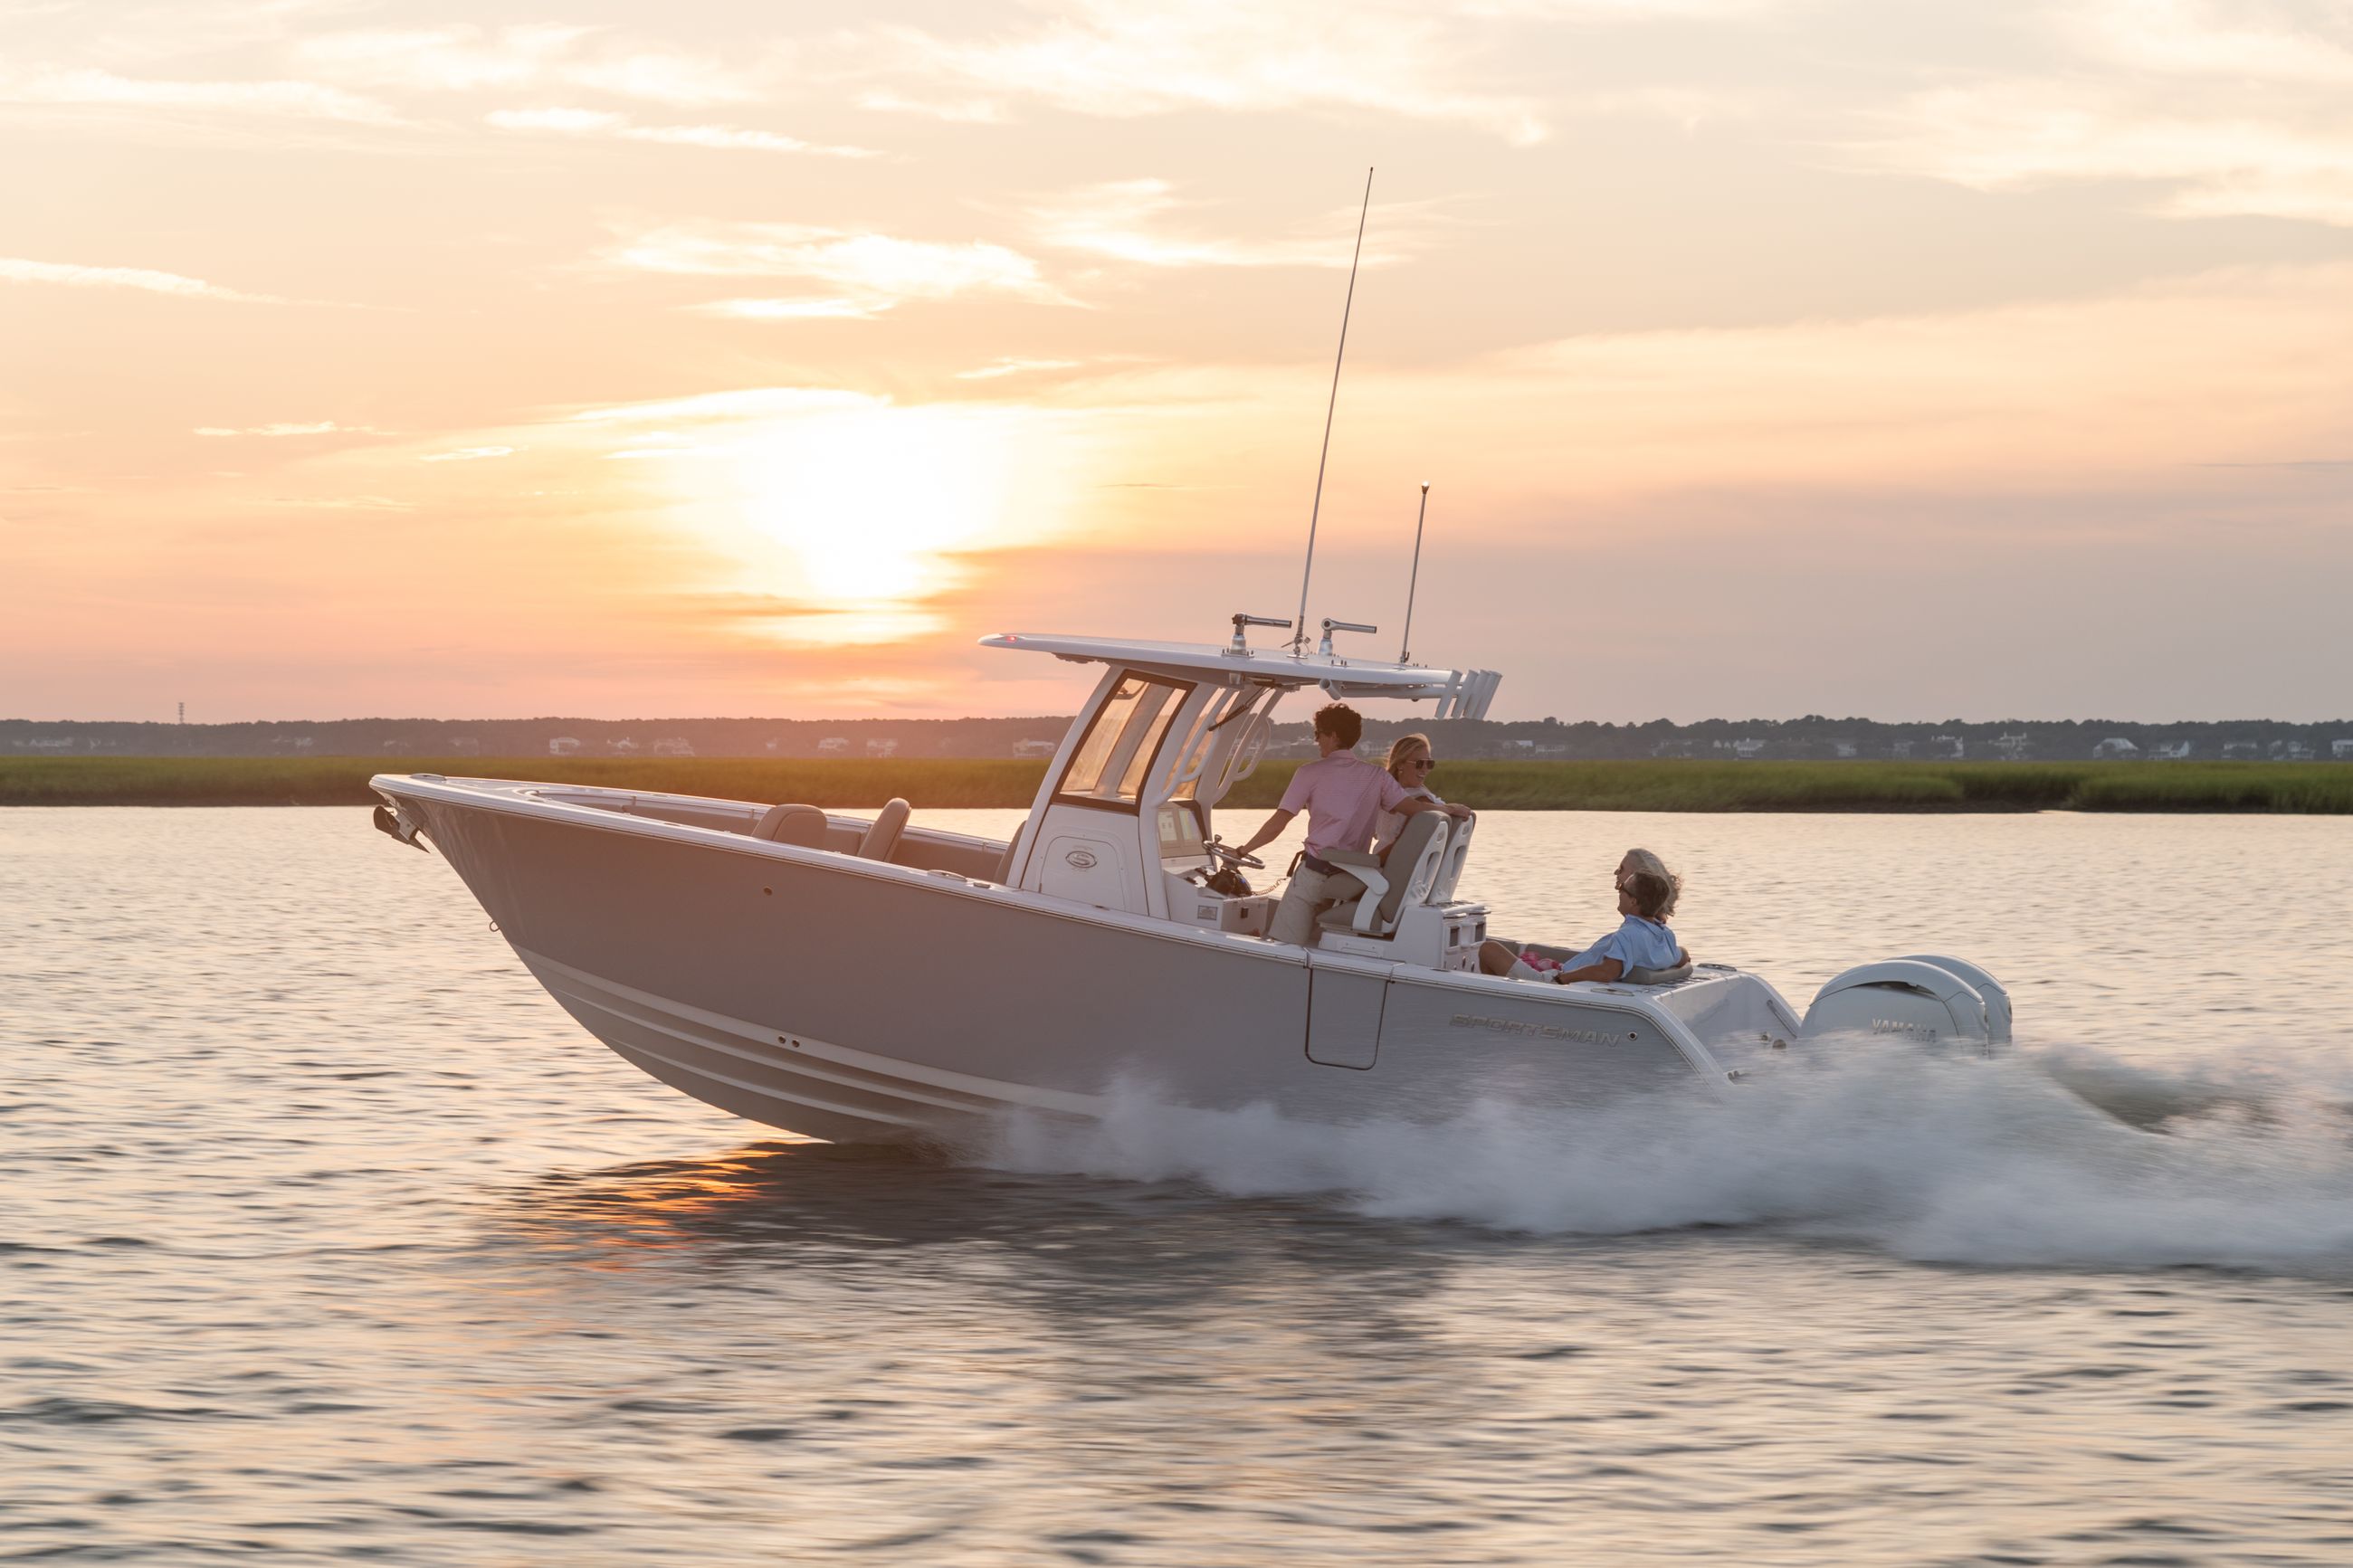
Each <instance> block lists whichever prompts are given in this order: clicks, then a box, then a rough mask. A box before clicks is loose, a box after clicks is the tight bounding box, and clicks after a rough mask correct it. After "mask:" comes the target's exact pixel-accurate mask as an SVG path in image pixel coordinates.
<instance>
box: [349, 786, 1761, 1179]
mask: <svg viewBox="0 0 2353 1568" xmlns="http://www.w3.org/2000/svg"><path fill="white" fill-rule="evenodd" d="M376 786H377V788H378V789H379V790H380V791H381V792H382V793H384V794H385V795H386V797H387V798H388V799H389V800H392V801H393V802H394V803H395V804H396V808H397V809H398V810H399V812H400V813H401V814H402V816H403V817H404V819H405V820H406V821H408V822H410V823H412V824H414V825H415V826H417V827H419V828H421V829H422V831H423V833H424V836H425V837H427V839H429V840H430V841H431V842H432V843H433V844H434V845H435V846H436V847H438V848H439V849H440V851H441V853H442V854H443V855H444V856H445V857H446V858H448V861H449V862H450V864H451V866H452V867H453V868H455V869H456V870H457V871H458V873H459V876H460V877H461V878H462V879H464V880H465V882H466V884H467V886H468V887H469V888H470V889H472V891H473V893H474V894H475V896H476V897H477V898H478V899H479V900H480V902H481V904H482V907H483V908H484V909H485V910H487V911H488V912H489V913H490V915H491V918H492V920H493V921H495V922H496V924H497V926H498V929H499V930H500V931H501V933H502V934H503V935H504V936H505V938H506V940H507V941H508V942H510V943H512V945H513V947H514V949H515V951H516V952H517V954H518V955H519V956H520V957H521V958H522V962H523V963H525V964H526V965H527V966H528V967H529V968H530V970H531V972H532V973H533V975H534V976H535V977H537V978H538V980H539V981H540V983H541V984H543V985H544V986H545V987H546V988H547V990H548V992H549V994H551V995H553V996H554V998H555V999H556V1000H557V1001H558V1002H559V1003H560V1004H562V1005H563V1006H564V1007H565V1010H566V1011H568V1012H569V1013H570V1014H571V1015H572V1016H573V1017H575V1019H577V1020H578V1021H579V1022H580V1024H581V1025H582V1026H583V1027H585V1028H586V1029H587V1030H588V1031H589V1032H590V1033H591V1034H593V1035H595V1036H596V1037H597V1038H599V1039H601V1040H603V1041H604V1042H605V1043H606V1044H607V1045H608V1046H609V1047H612V1048H613V1049H614V1050H615V1051H616V1052H617V1053H618V1054H620V1055H621V1056H622V1057H623V1058H626V1059H628V1060H629V1061H630V1062H632V1063H634V1064H635V1065H637V1066H638V1067H639V1068H642V1069H644V1070H645V1071H647V1072H649V1073H650V1074H651V1075H653V1076H654V1077H655V1078H657V1079H661V1080H662V1081H663V1082H665V1083H668V1084H670V1085H672V1086H673V1087H675V1088H677V1089H681V1090H682V1091H684V1092H685V1093H688V1094H690V1095H692V1096H693V1097H694V1098H696V1099H697V1100H702V1101H704V1102H706V1103H708V1104H711V1105H714V1106H717V1107H719V1108H721V1109H723V1110H729V1111H732V1112H733V1113H735V1114H737V1115H740V1116H744V1117H747V1118H749V1119H751V1120H754V1121H761V1122H765V1123H766V1124H768V1125H771V1126H775V1127H779V1128H784V1129H786V1130H789V1131H795V1132H800V1133H805V1134H808V1135H810V1136H815V1137H820V1138H827V1139H832V1140H837V1141H844V1142H907V1141H928V1140H936V1139H942V1138H950V1139H953V1138H955V1137H958V1136H961V1135H965V1134H967V1133H969V1132H970V1131H973V1130H974V1129H975V1128H976V1127H979V1126H982V1125H984V1124H986V1123H987V1121H989V1120H991V1119H993V1118H997V1117H1001V1116H1004V1115H1006V1114H1008V1113H1015V1112H1029V1113H1034V1114H1040V1115H1047V1116H1076V1117H1091V1116H1095V1115H1099V1114H1100V1113H1101V1112H1102V1111H1103V1109H1104V1106H1105V1102H1106V1099H1107V1097H1109V1096H1111V1095H1112V1094H1113V1093H1114V1092H1116V1091H1118V1090H1120V1089H1122V1087H1123V1086H1134V1088H1135V1089H1136V1090H1137V1091H1139V1092H1145V1093H1149V1094H1152V1095H1154V1096H1155V1097H1158V1098H1164V1099H1166V1100H1169V1101H1171V1102H1174V1103H1177V1104H1182V1105H1187V1106H1195V1107H1200V1108H1205V1109H1234V1108H1239V1107H1241V1106H1245V1105H1252V1104H1261V1103H1263V1104H1269V1105H1271V1106H1272V1107H1274V1108H1275V1109H1276V1110H1279V1111H1280V1112H1282V1114H1284V1115H1286V1116H1293V1117H1300V1118H1306V1119H1313V1120H1323V1121H1363V1120H1367V1119H1373V1118H1383V1117H1395V1118H1401V1119H1406V1120H1411V1121H1435V1120H1444V1119H1448V1118H1451V1117H1454V1116H1458V1115H1461V1114H1462V1113H1463V1112H1464V1111H1466V1110H1469V1109H1470V1108H1471V1107H1472V1106H1473V1105H1475V1104H1478V1103H1480V1102H1482V1101H1503V1102H1506V1103H1513V1104H1527V1103H1531V1102H1535V1103H1546V1104H1549V1103H1578V1102H1585V1101H1589V1100H1599V1099H1607V1098H1613V1097H1616V1096H1619V1095H1622V1094H1626V1093H1630V1092H1637V1091H1641V1090H1642V1089H1651V1088H1654V1087H1656V1086H1658V1085H1660V1084H1662V1083H1669V1082H1676V1081H1688V1080H1689V1079H1692V1078H1693V1077H1694V1074H1695V1073H1696V1074H1698V1075H1700V1076H1703V1077H1707V1078H1714V1079H1719V1080H1720V1079H1721V1078H1722V1077H1723V1076H1724V1074H1723V1069H1722V1068H1721V1066H1720V1064H1719V1063H1718V1062H1717V1061H1716V1059H1715V1057H1714V1056H1712V1055H1711V1054H1710V1052H1709V1050H1708V1049H1707V1047H1705V1046H1704V1045H1703V1044H1701V1043H1700V1042H1699V1041H1698V1040H1697V1039H1696V1037H1694V1035H1693V1034H1692V1032H1691V1031H1690V1030H1689V1029H1688V1028H1685V1027H1683V1026H1681V1025H1680V1024H1679V1022H1678V1019H1677V1017H1676V1016H1675V1015H1674V1014H1673V1013H1672V1011H1671V1010H1669V1009H1665V1008H1662V1006H1661V1005H1660V1004H1659V1002H1658V1001H1657V999H1656V998H1653V997H1646V996H1644V995H1643V994H1641V992H1640V991H1639V989H1630V990H1629V991H1628V992H1625V993H1618V994H1609V993H1592V992H1590V990H1589V988H1581V989H1580V991H1579V992H1576V993H1571V992H1565V991H1559V990H1556V989H1554V988H1549V987H1535V986H1530V985H1525V984H1520V983H1517V982H1513V981H1507V980H1499V979H1493V978H1490V977H1487V976H1483V975H1476V974H1462V973H1441V972H1438V971H1431V970H1426V969H1419V968H1414V967H1410V966H1401V965H1398V964H1393V963H1381V962H1378V961H1374V960H1368V959H1364V958H1359V957H1356V956H1353V955H1332V954H1325V953H1323V952H1311V951H1309V950H1305V949H1301V948H1297V947H1292V946H1288V945H1285V944H1280V943H1273V942H1264V941H1261V940H1259V939H1256V938H1251V937H1246V936H1236V935H1227V934H1222V933H1219V932H1215V931H1201V930H1196V929H1192V928H1188V927H1183V926H1178V925H1175V924H1172V923H1170V922H1166V921H1145V920H1143V919H1140V918H1139V917H1135V916H1131V915H1127V914H1124V913H1120V912H1117V911H1111V910H1098V909H1094V908H1092V907H1091V906H1086V905H1080V904H1074V903H1071V902H1068V901H1066V900H1056V899H1050V898H1046V897H1043V896H1041V895H1039V894H1036V893H1029V892H1023V891H1021V890H1019V889H1005V888H999V887H995V886H991V885H988V884H987V883H980V882H975V881H973V880H970V879H966V878H965V877H962V876H955V875H950V874H944V873H942V872H940V871H937V870H929V871H927V870H923V869H918V868H911V867H907V866H900V865H885V864H880V863H876V862H873V861H866V860H860V859H857V858H854V857H851V856H848V855H843V854H839V853H835V852H831V851H828V850H823V849H805V848H798V847H790V846H784V845H777V844H771V843H766V842H764V841H761V840H758V839H754V838H752V837H748V836H746V835H744V833H741V832H730V831H725V830H723V829H721V828H717V827H712V826H694V825H689V824H681V823H680V822H676V821H660V820H648V819H645V818H642V817H638V816H629V815H625V814H619V813H616V812H614V811H610V810H601V811H600V810H595V809H591V808H587V807H584V806H580V805H565V804H561V803H557V802H553V801H547V800H536V799H531V798H528V797H526V796H524V795H520V794H518V793H516V792H517V791H518V790H522V789H525V788H527V787H528V786H507V787H506V788H505V789H504V790H502V791H501V790H470V789H469V788H467V787H466V785H465V784H464V783H463V782H461V781H409V780H406V779H400V778H381V779H379V780H377V781H376ZM744 809H746V810H750V809H753V808H748V807H747V808H744ZM1739 978H1741V979H1744V980H1746V981H1747V984H1748V985H1749V986H1750V987H1753V988H1754V989H1756V990H1757V991H1762V992H1764V993H1765V994H1767V995H1768V996H1769V995H1770V992H1769V987H1764V986H1763V985H1762V984H1761V983H1760V982H1756V981H1754V980H1753V979H1748V977H1739ZM1697 996H1698V994H1697V993H1696V992H1695V993H1694V997H1695V998H1696V997H1697ZM1771 1004H1772V1006H1767V1005H1765V1004H1763V1003H1759V1002H1756V1001H1755V1000H1754V999H1753V998H1752V1000H1751V1002H1750V1003H1749V1004H1747V1005H1746V1006H1747V1012H1748V1013H1750V1014H1754V1015H1756V1016H1757V1017H1762V1018H1764V1019H1765V1021H1766V1024H1767V1031H1769V1030H1770V1029H1771V1028H1773V1027H1775V1026H1778V1025H1779V1024H1780V1022H1781V1020H1782V1019H1784V1018H1785V1017H1786V1013H1787V1009H1786V1007H1785V1006H1779V999H1778V997H1772V998H1771ZM1692 1005H1699V1004H1698V1002H1697V1001H1694V1003H1693V1004H1692ZM1714 1005H1715V1006H1717V1007H1718V1008H1719V1009H1720V1008H1721V1007H1722V1006H1723V1005H1724V1003H1723V1000H1722V998H1718V1000H1717V1002H1716V1003H1715V1004H1714ZM1775 1006H1778V1007H1779V1013H1778V1015H1777V1014H1775V1013H1773V1010H1772V1008H1773V1007H1775ZM1685 1010H1686V1011H1690V1010H1691V1009H1690V1007H1689V1006H1687V1007H1686V1009H1685ZM1746 1021H1750V1022H1753V1021H1754V1019H1748V1020H1746ZM1788 1023H1790V1024H1793V1023H1794V1020H1788Z"/></svg>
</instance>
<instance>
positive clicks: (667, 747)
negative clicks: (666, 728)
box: [654, 736, 694, 757]
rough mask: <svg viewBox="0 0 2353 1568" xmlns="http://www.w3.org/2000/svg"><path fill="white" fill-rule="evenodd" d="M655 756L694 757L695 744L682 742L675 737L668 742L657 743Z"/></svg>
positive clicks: (655, 743) (655, 744)
mask: <svg viewBox="0 0 2353 1568" xmlns="http://www.w3.org/2000/svg"><path fill="white" fill-rule="evenodd" d="M654 755H655V756H657V757H691V756H692V755H694V742H691V741H686V740H681V739H679V738H677V737H675V736H673V737H671V738H670V740H667V741H656V742H654Z"/></svg>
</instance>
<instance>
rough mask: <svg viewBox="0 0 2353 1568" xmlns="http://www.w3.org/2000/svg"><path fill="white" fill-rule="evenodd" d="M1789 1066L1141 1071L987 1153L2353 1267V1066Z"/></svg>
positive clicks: (1345, 1199)
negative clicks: (1254, 1073) (1468, 1101)
mask: <svg viewBox="0 0 2353 1568" xmlns="http://www.w3.org/2000/svg"><path fill="white" fill-rule="evenodd" d="M1791 1066H1792V1068H1793V1069H1795V1070H1788V1071H1783V1072H1780V1073H1777V1074H1776V1075H1774V1077H1773V1078H1772V1079H1770V1080H1767V1081H1764V1082H1756V1083H1748V1084H1743V1085H1740V1086H1738V1087H1737V1089H1735V1090H1734V1091H1732V1092H1727V1093H1725V1094H1721V1095H1682V1096H1660V1097H1658V1098H1655V1099H1651V1100H1641V1101H1636V1102H1626V1103H1620V1104H1616V1105H1612V1106H1609V1107H1608V1108H1605V1109H1595V1110H1576V1111H1571V1110H1549V1111H1535V1110H1525V1109H1523V1108H1517V1107H1509V1106H1503V1105H1490V1106H1485V1107H1482V1108H1481V1109H1480V1110H1477V1111H1475V1112H1473V1113H1472V1114H1469V1115H1467V1116H1465V1117H1463V1118H1462V1119H1461V1120H1459V1121H1455V1122H1452V1123H1449V1124H1445V1125H1428V1124H1414V1123H1407V1122H1401V1121H1375V1122H1366V1123H1359V1124H1356V1125H1353V1126H1333V1125H1329V1124H1324V1123H1315V1122H1305V1121H1293V1120H1286V1119H1284V1118H1282V1117H1280V1116H1278V1115H1276V1114H1275V1113H1274V1111H1273V1110H1271V1109H1270V1108H1267V1107H1263V1106H1261V1107H1251V1108H1247V1109H1243V1110H1231V1111H1205V1110H1192V1109H1188V1108H1184V1107H1178V1106H1173V1105H1171V1104H1169V1103H1167V1102H1166V1100H1163V1099H1161V1098H1160V1097H1158V1096H1157V1095H1155V1093H1154V1092H1153V1090H1152V1089H1151V1088H1150V1087H1149V1086H1148V1085H1145V1084H1143V1083H1140V1082H1136V1083H1129V1084H1125V1085H1123V1086H1122V1088H1121V1089H1119V1091H1118V1092H1116V1093H1115V1094H1114V1095H1113V1097H1112V1100H1113V1103H1112V1110H1111V1112H1110V1114H1109V1115H1108V1116H1107V1117H1106V1118H1105V1119H1104V1120H1103V1121H1101V1122H1099V1123H1093V1124H1087V1125H1071V1124H1068V1123H1048V1122H1046V1121H1035V1120H1027V1119H1024V1120H1018V1121H1012V1122H1008V1123H1007V1124H1005V1125H1003V1126H1000V1127H998V1128H997V1129H995V1130H994V1131H993V1133H992V1135H991V1140H990V1142H989V1144H988V1146H987V1148H986V1149H985V1150H984V1151H981V1152H980V1158H981V1160H982V1162H983V1163H987V1164H989V1165H992V1166H995V1167H997V1168H999V1169H1007V1170H1018V1171H1025V1172H1033V1173H1048V1172H1052V1173H1082V1174H1088V1175H1096V1176H1109V1177H1117V1178H1123V1179H1130V1180H1153V1181H1166V1180H1189V1181H1195V1182H1199V1183H1202V1184H1206V1185H1208V1186H1210V1187H1212V1188H1214V1189H1216V1190H1218V1191H1220V1192H1224V1193H1229V1194H1235V1195H1240V1196H1265V1195H1273V1194H1316V1195H1329V1196H1330V1197H1331V1198H1332V1200H1333V1201H1335V1202H1336V1203H1338V1204H1341V1205H1345V1207H1347V1208H1348V1209H1350V1210H1352V1211H1354V1212H1356V1213H1359V1214H1363V1215H1368V1216H1378V1217H1385V1218H1402V1219H1418V1220H1451V1221H1459V1222H1463V1223H1468V1224H1472V1225H1478V1226H1487V1227H1491V1228H1494V1229H1498V1230H1506V1231H1515V1232H1523V1233H1528V1234H1535V1235H1545V1236H1624V1235H1630V1234H1634V1233H1639V1232H1650V1231H1666V1230H1675V1229H1681V1228H1685V1227H1692V1226H1767V1227H1772V1228H1774V1229H1776V1230H1778V1231H1781V1232H1784V1233H1790V1234H1797V1235H1801V1236H1805V1237H1812V1238H1819V1239H1822V1240H1826V1241H1836V1242H1841V1243H1846V1244H1859V1245H1863V1246H1868V1247H1874V1248H1878V1249H1881V1250H1884V1251H1886V1252H1888V1253H1891V1254H1894V1255H1895V1256H1898V1257H1903V1258H1911V1259H1915V1260H1920V1261H1933V1262H1944V1263H1966V1264H1981V1265H1994V1266H2059V1267H2079V1268H2161V1267H2168V1266H2179V1265H2205V1266H2211V1267H2223V1268H2275V1269H2294V1270H2299V1271H2301V1270H2318V1271H2321V1272H2325V1273H2327V1274H2330V1275H2336V1274H2338V1273H2341V1272H2344V1271H2345V1270H2346V1269H2348V1268H2353V1067H2339V1068H2338V1069H2337V1070H2336V1071H2334V1072H2329V1071H2327V1070H2323V1071H2320V1072H2318V1073H2316V1071H2315V1066H2316V1064H2314V1063H2313V1062H2312V1061H2311V1060H2310V1059H2309V1058H2299V1059H2298V1061H2297V1062H2296V1064H2295V1071H2294V1072H2292V1073H2291V1072H2288V1071H2285V1070H2272V1069H2269V1068H2265V1067H2264V1066H2263V1065H2260V1064H2258V1065H2254V1066H2249V1065H2246V1064H2244V1063H2241V1064H2238V1065H2235V1066H2233V1067H2230V1068H2223V1067H2219V1066H2215V1065H2213V1064H2199V1065H2196V1066H2193V1067H2191V1068H2186V1069H2176V1070H2173V1071H2170V1072H2162V1071H2156V1070H2152V1069H2149V1068H2138V1067H2134V1066H2130V1065H2128V1064H2126V1063H2125V1062H2122V1061H2120V1060H2117V1059H2116V1058H2109V1057H2105V1056H2104V1055H2101V1054H2099V1053H2094V1052H2088V1051H2082V1050H2066V1051H2057V1050H2053V1051H2044V1052H2040V1053H2036V1052H2022V1053H2020V1054H2019V1055H2016V1056H2013V1057H2010V1058H2005V1059H2003V1060H1999V1061H1991V1062H1989V1061H1982V1060H1973V1061H1938V1060H1924V1059H1920V1058H1913V1057H1909V1056H1896V1055H1878V1056H1873V1057H1871V1058H1847V1059H1844V1060H1832V1059H1824V1060H1821V1061H1819V1062H1815V1063H1810V1064H1802V1065H1801V1064H1795V1063H1793V1064H1791Z"/></svg>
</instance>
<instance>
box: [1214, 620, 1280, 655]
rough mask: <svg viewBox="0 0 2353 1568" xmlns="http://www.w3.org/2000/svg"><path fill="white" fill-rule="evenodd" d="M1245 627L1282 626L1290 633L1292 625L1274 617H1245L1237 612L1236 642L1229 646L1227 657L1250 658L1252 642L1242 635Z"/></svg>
mask: <svg viewBox="0 0 2353 1568" xmlns="http://www.w3.org/2000/svg"><path fill="white" fill-rule="evenodd" d="M1244 626H1280V627H1282V629H1283V630H1284V631H1289V630H1290V629H1291V623H1290V622H1289V621H1281V620H1277V619H1275V618H1274V617H1273V616H1245V615H1242V614H1240V612H1237V613H1236V614H1235V616H1234V640H1233V641H1232V642H1231V643H1229V645H1227V647H1226V654H1227V657H1229V658H1249V657H1250V642H1249V639H1248V638H1246V637H1243V635H1242V628H1243V627H1244Z"/></svg>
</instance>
